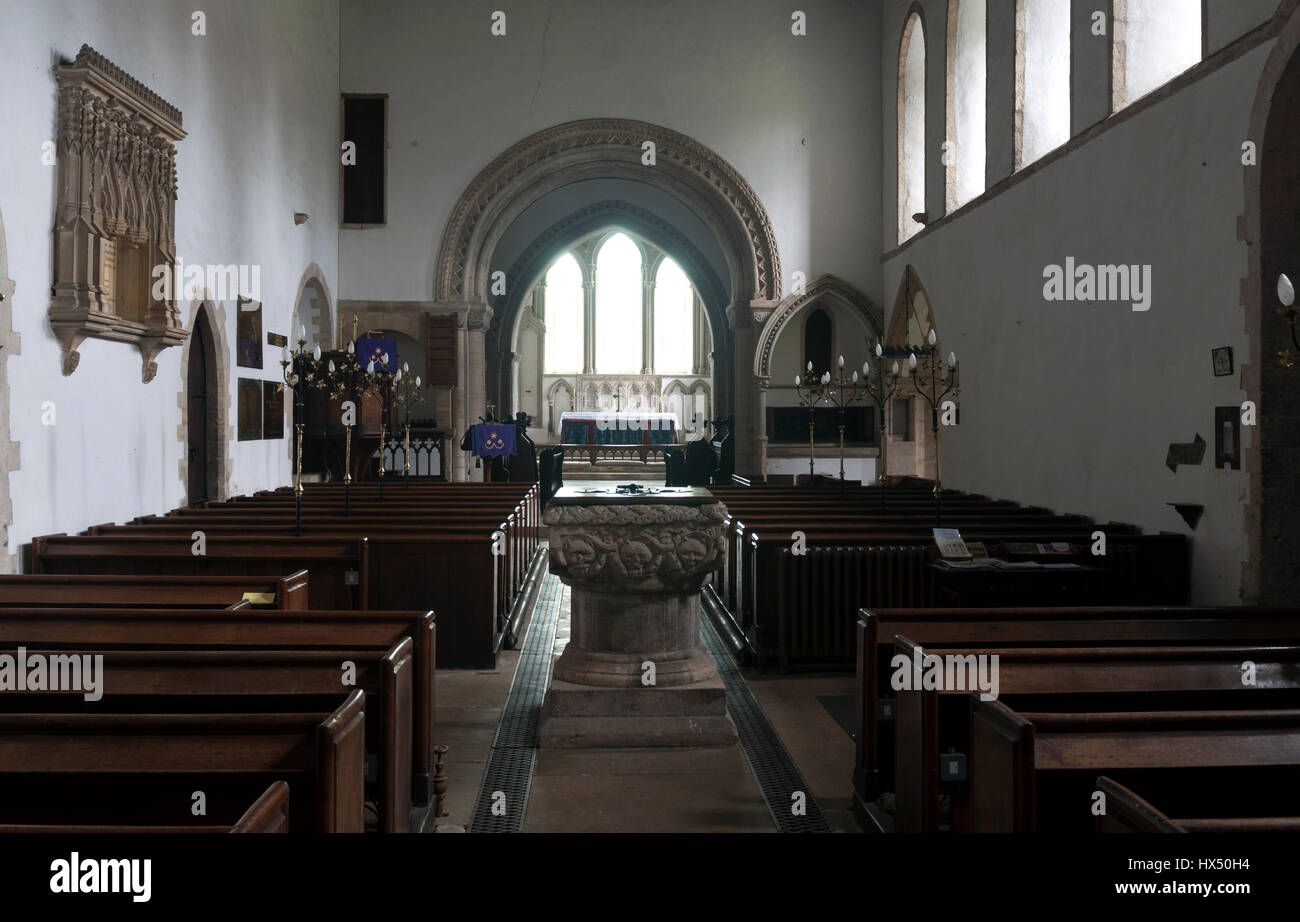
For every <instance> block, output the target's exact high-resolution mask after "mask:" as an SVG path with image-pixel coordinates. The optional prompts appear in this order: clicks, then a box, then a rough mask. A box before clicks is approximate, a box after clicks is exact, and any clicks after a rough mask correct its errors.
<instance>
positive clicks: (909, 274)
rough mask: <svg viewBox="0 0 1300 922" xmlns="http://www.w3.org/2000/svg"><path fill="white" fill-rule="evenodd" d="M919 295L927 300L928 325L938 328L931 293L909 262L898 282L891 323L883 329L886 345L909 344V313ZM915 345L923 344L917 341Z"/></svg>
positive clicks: (890, 318)
mask: <svg viewBox="0 0 1300 922" xmlns="http://www.w3.org/2000/svg"><path fill="white" fill-rule="evenodd" d="M917 296H920V297H921V298H922V299H923V300H924V302H925V307H926V311H927V314H926V318H925V323H926V325H928V327H930V328H933V329H936V330H937V328H938V325H937V324H936V323H935V322H934V305H933V303H932V302H931V301H930V295H929V294H928V293H927V292H926V290H925V286H924V285H923V284H921V277H920V276H919V275H917V274H916V270H915V269H913V268H912V266H911V264H908V265H907V266H905V267H904V268H903V277H902V279H901V280H900V281H899V283H898V294H897V295H896V296H895V297H894V307H893V309H892V310H891V311H890V313H889V325H888V326H887V327H885V328H884V331H883V332H884V334H885V345H886V346H896V347H903V346H906V345H908V332H909V331H908V323H909V321H908V315H909V313H910V312H911V311H912V308H913V305H914V302H915V299H916V298H917ZM923 332H925V331H923ZM915 345H921V344H920V343H916V344H915Z"/></svg>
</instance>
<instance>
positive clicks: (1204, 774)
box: [971, 695, 1300, 832]
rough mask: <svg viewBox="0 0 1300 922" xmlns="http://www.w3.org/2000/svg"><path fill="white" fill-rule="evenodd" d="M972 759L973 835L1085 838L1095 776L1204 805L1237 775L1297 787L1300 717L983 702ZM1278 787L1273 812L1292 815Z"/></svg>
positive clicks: (1272, 712)
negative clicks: (1058, 709) (1032, 707)
mask: <svg viewBox="0 0 1300 922" xmlns="http://www.w3.org/2000/svg"><path fill="white" fill-rule="evenodd" d="M1290 701H1291V703H1294V702H1295V701H1296V696H1294V695H1292V696H1291V698H1290ZM971 749H972V752H971V772H972V777H971V804H972V816H971V819H972V824H971V825H972V830H973V831H974V832H1037V831H1049V830H1062V831H1064V830H1068V829H1077V830H1080V831H1086V830H1087V829H1089V828H1091V826H1092V825H1093V820H1094V817H1093V814H1092V810H1091V806H1092V802H1093V798H1092V794H1093V792H1094V790H1095V787H1094V786H1095V779H1096V776H1097V774H1098V773H1099V772H1101V773H1105V774H1108V775H1111V776H1112V777H1118V778H1119V779H1120V780H1123V778H1124V777H1127V776H1128V775H1134V776H1139V777H1149V776H1151V775H1154V776H1155V777H1157V778H1158V779H1159V783H1160V786H1161V787H1162V789H1173V788H1175V786H1178V787H1181V788H1182V790H1183V791H1199V792H1201V795H1202V796H1203V794H1204V791H1205V790H1206V789H1207V788H1206V787H1205V786H1206V785H1207V784H1213V783H1221V782H1222V781H1223V780H1224V779H1226V778H1230V777H1231V776H1232V771H1231V770H1234V769H1237V770H1240V769H1247V770H1249V771H1250V772H1251V773H1254V772H1255V771H1257V770H1261V769H1274V770H1278V769H1282V770H1285V771H1284V773H1283V774H1284V775H1285V776H1286V777H1291V778H1294V776H1295V772H1294V768H1295V767H1296V766H1300V708H1296V707H1293V706H1288V707H1279V708H1275V709H1259V710H1227V709H1225V710H1214V709H1211V710H1193V711H1179V710H1170V711H1119V712H1107V711H1077V712H1067V713H1053V712H1044V711H1017V710H1013V709H1012V708H1010V707H1008V706H1007V704H1006V703H1005V702H1002V701H978V700H977V701H976V702H975V705H974V715H973V718H972V726H971ZM1120 771H1123V772H1125V773H1128V774H1127V775H1124V776H1117V772H1120ZM1180 776H1181V777H1180ZM1212 779H1213V780H1212ZM1273 784H1274V785H1277V786H1276V787H1273V786H1272V785H1270V787H1273V789H1272V790H1270V792H1269V793H1270V794H1271V795H1272V797H1273V798H1274V800H1273V802H1274V804H1275V805H1277V806H1283V807H1287V806H1294V801H1295V794H1294V793H1293V789H1292V790H1290V791H1289V790H1285V789H1282V788H1281V785H1280V784H1278V782H1277V781H1274V782H1273ZM1179 796H1187V794H1186V793H1183V794H1180V795H1179ZM1279 800H1280V801H1281V803H1278V801H1279Z"/></svg>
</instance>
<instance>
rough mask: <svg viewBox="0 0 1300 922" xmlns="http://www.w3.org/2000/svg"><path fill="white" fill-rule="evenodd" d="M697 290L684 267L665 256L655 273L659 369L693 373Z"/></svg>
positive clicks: (656, 342)
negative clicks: (693, 288) (692, 361)
mask: <svg viewBox="0 0 1300 922" xmlns="http://www.w3.org/2000/svg"><path fill="white" fill-rule="evenodd" d="M694 319H695V294H694V292H693V291H692V290H691V280H690V279H688V278H687V277H686V273H685V272H683V271H682V270H681V267H680V266H678V265H677V263H675V262H673V261H672V260H671V259H667V258H665V259H664V261H663V262H661V263H660V264H659V271H658V272H656V273H655V373H656V374H664V375H682V374H690V373H691V358H692V354H693V353H692V350H693V347H694V345H695V324H694Z"/></svg>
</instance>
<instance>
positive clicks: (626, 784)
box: [524, 573, 775, 833]
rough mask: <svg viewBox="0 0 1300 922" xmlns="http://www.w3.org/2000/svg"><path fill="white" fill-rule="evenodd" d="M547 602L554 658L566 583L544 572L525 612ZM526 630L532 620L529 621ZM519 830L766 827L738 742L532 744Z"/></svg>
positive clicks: (562, 635) (563, 638) (563, 634)
mask: <svg viewBox="0 0 1300 922" xmlns="http://www.w3.org/2000/svg"><path fill="white" fill-rule="evenodd" d="M544 606H554V607H555V611H554V616H555V642H554V645H553V647H552V653H553V654H554V656H559V655H560V654H561V653H562V652H564V647H565V645H566V643H567V642H568V636H569V587H567V586H565V585H563V584H562V583H560V581H559V579H557V578H556V577H554V576H551V575H550V574H549V573H548V574H547V576H546V583H545V584H544V585H543V587H542V592H541V594H540V595H539V597H538V600H537V609H536V610H535V611H534V613H533V617H534V619H535V621H536V623H538V624H544V623H545V622H546V620H547V615H549V614H551V613H550V612H547V611H544V610H543V609H544ZM529 630H532V625H531V624H530V625H529ZM524 831H525V832H611V833H620V832H681V833H685V832H774V831H775V827H774V826H773V824H772V817H771V814H770V813H769V812H768V809H767V804H766V803H765V802H764V800H763V795H762V792H761V791H760V790H759V788H758V784H757V783H756V782H755V781H754V775H753V773H752V772H751V771H750V770H749V765H748V763H747V762H746V760H745V756H744V754H743V753H742V752H741V750H740V747H739V746H725V747H699V748H689V749H540V750H538V751H537V761H536V764H535V767H534V770H533V780H532V790H531V792H530V794H529V798H528V813H527V818H526V820H525V823H524Z"/></svg>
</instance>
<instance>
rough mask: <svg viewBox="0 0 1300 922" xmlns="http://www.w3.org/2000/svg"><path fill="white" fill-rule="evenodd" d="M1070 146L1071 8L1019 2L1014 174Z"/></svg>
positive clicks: (1054, 1) (1037, 0)
mask: <svg viewBox="0 0 1300 922" xmlns="http://www.w3.org/2000/svg"><path fill="white" fill-rule="evenodd" d="M1159 2H1163V0H1159ZM1068 140H1070V4H1069V3H1066V2H1064V0H1016V169H1020V168H1021V167H1023V166H1027V165H1028V164H1031V163H1033V162H1034V161H1035V160H1037V159H1038V158H1040V157H1042V156H1043V155H1044V154H1046V153H1048V152H1049V151H1052V150H1055V149H1056V148H1058V147H1060V146H1061V145H1062V144H1064V143H1065V142H1066V141H1068Z"/></svg>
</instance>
